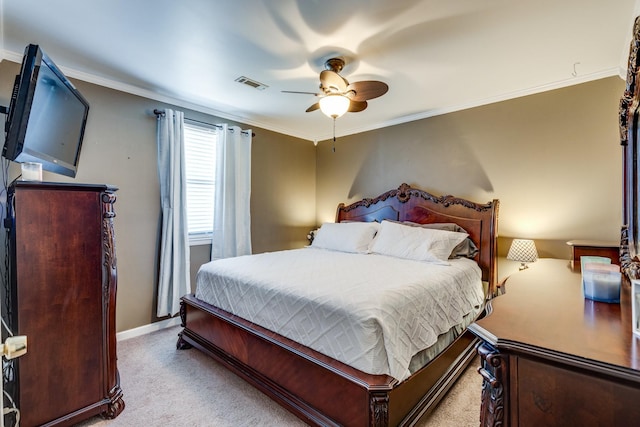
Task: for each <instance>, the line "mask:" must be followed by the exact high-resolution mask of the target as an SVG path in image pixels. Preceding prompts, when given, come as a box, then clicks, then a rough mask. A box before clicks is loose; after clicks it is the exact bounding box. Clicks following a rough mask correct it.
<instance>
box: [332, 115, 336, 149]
mask: <svg viewBox="0 0 640 427" xmlns="http://www.w3.org/2000/svg"><path fill="white" fill-rule="evenodd" d="M332 150H333V152H334V153H335V152H336V118H335V117H334V118H333V148H332Z"/></svg>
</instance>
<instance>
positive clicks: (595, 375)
mask: <svg viewBox="0 0 640 427" xmlns="http://www.w3.org/2000/svg"><path fill="white" fill-rule="evenodd" d="M572 265H573V263H572V262H570V261H567V260H556V259H540V260H538V262H536V263H533V264H531V265H530V268H528V269H527V270H524V271H521V272H518V273H515V274H513V275H512V276H511V277H510V278H509V279H508V280H507V281H506V293H505V294H504V295H501V296H499V297H497V298H495V299H493V300H492V301H491V309H492V312H491V313H490V314H489V315H488V316H487V317H485V318H484V319H481V320H479V321H478V322H476V323H474V324H472V325H471V326H470V327H469V329H470V330H471V331H472V332H473V333H474V334H475V335H476V336H478V337H479V338H480V339H481V340H482V343H481V346H480V347H479V349H478V352H479V354H480V356H481V368H480V370H479V372H480V373H481V375H482V376H483V378H484V381H483V387H482V409H481V425H482V426H497V425H505V426H581V427H584V426H631V425H638V423H640V404H639V402H640V339H639V338H636V337H635V336H634V335H633V333H632V331H631V307H630V300H629V298H630V297H629V293H630V292H629V285H628V284H627V283H623V286H622V292H621V303H620V304H607V303H600V302H595V301H591V300H588V299H585V298H583V296H582V286H581V275H580V271H579V266H578V270H575V271H574V270H573V269H572Z"/></svg>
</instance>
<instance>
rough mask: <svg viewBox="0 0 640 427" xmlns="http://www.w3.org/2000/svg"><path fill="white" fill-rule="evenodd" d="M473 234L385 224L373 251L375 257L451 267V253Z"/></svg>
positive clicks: (377, 236) (381, 225)
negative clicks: (449, 260) (383, 256)
mask: <svg viewBox="0 0 640 427" xmlns="http://www.w3.org/2000/svg"><path fill="white" fill-rule="evenodd" d="M468 236H469V235H468V234H467V233H460V232H456V231H447V230H438V229H434V228H422V227H412V226H409V225H403V224H399V223H396V222H390V221H382V224H380V230H378V234H377V235H376V238H375V239H374V240H373V242H372V243H371V247H370V251H371V252H372V253H375V254H381V255H388V256H393V257H396V258H404V259H411V260H415V261H427V262H435V263H438V264H443V265H449V262H448V261H447V260H448V259H449V255H450V254H451V251H453V249H454V248H455V247H456V246H457V245H458V244H459V243H460V242H462V241H463V240H464V239H466V238H467V237H468Z"/></svg>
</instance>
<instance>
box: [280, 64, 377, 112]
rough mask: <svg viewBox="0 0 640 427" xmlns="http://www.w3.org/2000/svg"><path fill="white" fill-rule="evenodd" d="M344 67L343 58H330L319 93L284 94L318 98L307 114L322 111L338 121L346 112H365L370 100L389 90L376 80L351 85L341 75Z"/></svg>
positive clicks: (322, 75)
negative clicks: (306, 95) (307, 95)
mask: <svg viewBox="0 0 640 427" xmlns="http://www.w3.org/2000/svg"><path fill="white" fill-rule="evenodd" d="M344 65H345V62H344V59H342V58H330V59H327V60H326V61H325V63H324V68H325V69H324V70H323V71H322V72H321V73H320V92H319V93H314V92H297V91H290V90H283V91H282V92H285V93H301V94H310V95H315V96H318V97H320V100H319V101H318V102H316V103H315V104H313V105H312V106H310V107H309V108H307V109H306V112H307V113H308V112H311V111H315V110H318V109H320V110H321V111H322V112H323V113H324V114H326V115H327V116H329V117H331V118H333V119H336V118H338V117H340V116H342V115H343V114H344V113H346V112H351V113H357V112H359V111H362V110H364V109H365V108H367V105H368V104H367V101H368V100H369V99H373V98H377V97H379V96H382V95H384V94H385V93H387V91H388V90H389V86H387V84H386V83H383V82H380V81H376V80H364V81H360V82H354V83H349V82H348V81H347V79H345V78H344V77H342V76H341V75H340V74H339V73H340V71H342V69H343V68H344Z"/></svg>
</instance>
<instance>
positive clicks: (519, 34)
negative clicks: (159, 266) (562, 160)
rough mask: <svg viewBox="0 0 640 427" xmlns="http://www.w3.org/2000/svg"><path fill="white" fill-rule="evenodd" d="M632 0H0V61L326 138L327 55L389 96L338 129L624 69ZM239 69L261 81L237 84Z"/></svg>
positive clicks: (348, 130)
mask: <svg viewBox="0 0 640 427" xmlns="http://www.w3.org/2000/svg"><path fill="white" fill-rule="evenodd" d="M636 1H637V0H615V1H611V0H563V1H557V0H484V1H479V0H456V1H452V0H394V1H389V0H346V1H345V0H216V1H211V0H182V1H175V0H154V1H151V0H147V1H141V0H138V1H127V0H92V1H83V0H48V1H46V2H42V1H41V0H0V7H1V13H2V22H1V25H2V27H1V28H2V34H1V38H2V39H1V40H0V41H1V43H2V44H1V46H2V52H1V54H2V58H4V59H5V60H11V61H15V62H20V60H21V58H22V53H23V51H24V48H25V46H26V45H27V44H29V43H35V44H39V45H40V46H41V47H42V48H43V50H45V52H47V54H48V55H49V56H50V57H51V58H52V59H53V60H54V61H55V62H56V64H57V65H58V66H59V67H60V68H61V69H62V70H63V72H64V73H65V74H67V75H68V76H69V77H73V78H77V79H80V80H84V81H88V82H91V83H96V84H99V85H103V86H107V87H111V88H114V89H118V90H123V91H126V92H130V93H134V94H138V95H141V96H145V97H149V98H152V99H156V100H158V101H162V102H169V103H172V104H175V105H178V106H181V107H183V108H192V109H196V110H199V111H203V112H207V113H211V114H214V115H217V116H220V117H222V118H225V119H229V120H235V121H240V122H243V123H247V124H248V125H249V126H256V127H261V128H265V129H269V130H273V131H276V132H281V133H284V134H288V135H292V136H295V137H299V138H303V139H307V140H311V141H319V140H323V139H328V138H331V136H332V132H333V123H332V119H330V118H328V117H326V116H324V115H323V114H322V113H321V112H320V111H314V112H310V113H305V109H306V108H307V107H309V106H310V105H312V104H314V103H315V102H317V98H315V97H314V96H313V95H300V94H289V93H282V91H283V90H289V91H305V92H315V91H317V90H318V85H319V78H318V75H319V73H320V71H321V70H322V69H323V65H324V62H325V60H326V59H329V58H331V57H336V56H338V57H342V58H344V59H346V61H347V65H346V66H345V68H344V70H343V71H342V73H341V74H342V75H343V76H344V77H345V78H347V79H348V80H349V81H350V82H353V81H360V80H381V81H383V82H385V83H387V84H388V85H389V92H388V93H387V94H385V95H384V96H382V97H380V98H376V99H373V100H370V101H369V107H368V108H367V109H366V110H364V111H362V112H359V113H347V114H345V115H344V116H343V117H341V118H339V119H337V121H336V129H335V131H336V135H338V136H342V135H348V134H353V133H358V132H363V131H366V130H371V129H376V128H380V127H385V126H390V125H393V124H398V123H403V122H407V121H411V120H417V119H421V118H425V117H430V116H434V115H438V114H443V113H447V112H451V111H456V110H460V109H464V108H469V107H473V106H478V105H483V104H487V103H491V102H496V101H501V100H505V99H510V98H515V97H519V96H524V95H529V94H532V93H536V92H541V91H545V90H550V89H555V88H560V87H564V86H569V85H573V84H578V83H583V82H586V81H590V80H595V79H599V78H603V77H608V76H612V75H622V76H623V75H624V74H625V71H624V70H625V68H626V58H627V55H628V43H629V40H630V35H631V29H632V24H633V17H634V16H635V15H636V14H637V12H638V10H640V9H639V8H638V7H637V5H636ZM241 76H244V77H248V78H249V79H252V80H255V81H257V82H259V83H262V84H264V85H266V86H267V88H266V89H264V90H258V89H254V88H252V87H250V86H248V85H245V84H241V83H237V82H235V80H236V79H237V78H238V77H241Z"/></svg>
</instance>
